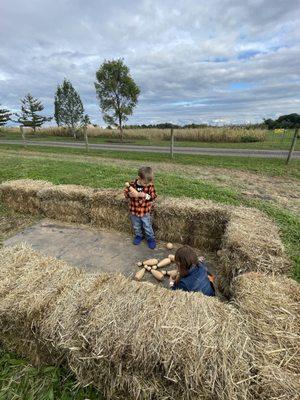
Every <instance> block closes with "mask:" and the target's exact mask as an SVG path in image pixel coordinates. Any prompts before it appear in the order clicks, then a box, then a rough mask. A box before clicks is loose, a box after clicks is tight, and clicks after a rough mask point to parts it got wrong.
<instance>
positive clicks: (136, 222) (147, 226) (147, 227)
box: [130, 214, 154, 240]
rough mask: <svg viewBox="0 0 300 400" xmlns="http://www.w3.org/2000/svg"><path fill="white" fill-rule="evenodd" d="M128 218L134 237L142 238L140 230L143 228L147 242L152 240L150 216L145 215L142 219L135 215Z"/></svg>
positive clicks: (152, 232)
mask: <svg viewBox="0 0 300 400" xmlns="http://www.w3.org/2000/svg"><path fill="white" fill-rule="evenodd" d="M130 217H131V222H132V226H133V230H134V234H135V236H139V237H143V230H142V229H143V228H144V231H145V234H146V238H147V240H151V239H154V231H153V228H152V222H151V216H150V214H145V215H144V216H143V217H137V216H136V215H133V214H131V216H130Z"/></svg>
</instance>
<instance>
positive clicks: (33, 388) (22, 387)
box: [0, 351, 104, 400]
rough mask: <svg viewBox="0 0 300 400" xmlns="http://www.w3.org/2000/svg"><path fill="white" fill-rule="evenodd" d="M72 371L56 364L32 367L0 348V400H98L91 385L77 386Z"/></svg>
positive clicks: (96, 393)
mask: <svg viewBox="0 0 300 400" xmlns="http://www.w3.org/2000/svg"><path fill="white" fill-rule="evenodd" d="M75 385H76V380H75V377H74V376H73V375H71V374H70V373H69V372H67V371H65V370H64V369H62V368H59V367H52V366H49V367H42V368H35V367H32V366H31V365H30V364H28V363H27V362H26V361H24V360H22V359H20V358H18V357H15V356H14V355H12V354H8V353H5V352H4V351H0V399H1V400H12V399H14V400H87V399H89V400H101V399H104V398H103V397H102V396H101V394H100V393H99V392H97V391H96V390H95V389H92V388H85V389H79V388H76V386H75Z"/></svg>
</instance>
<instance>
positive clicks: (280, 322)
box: [233, 272, 300, 400]
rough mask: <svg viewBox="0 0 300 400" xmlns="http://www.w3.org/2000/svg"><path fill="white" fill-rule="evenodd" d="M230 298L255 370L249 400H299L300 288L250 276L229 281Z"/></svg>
mask: <svg viewBox="0 0 300 400" xmlns="http://www.w3.org/2000/svg"><path fill="white" fill-rule="evenodd" d="M233 296H234V298H233V301H234V303H235V305H236V306H237V308H238V310H239V311H240V315H241V317H240V318H241V320H242V321H243V325H244V327H243V329H244V330H245V331H246V332H247V334H248V335H249V336H250V337H251V340H252V344H253V359H254V361H255V364H256V367H257V370H258V379H257V380H256V383H255V385H253V386H252V392H253V397H254V398H255V399H261V400H267V399H289V400H296V399H299V393H300V369H299V366H300V351H299V343H300V318H299V316H300V285H299V284H298V283H297V282H295V281H293V280H292V279H288V278H286V277H283V276H280V277H271V276H264V275H262V274H259V273H254V272H252V273H248V274H244V275H242V276H240V277H238V278H236V279H235V280H234V281H233Z"/></svg>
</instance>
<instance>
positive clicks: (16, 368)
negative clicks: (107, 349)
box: [0, 145, 300, 400]
mask: <svg viewBox="0 0 300 400" xmlns="http://www.w3.org/2000/svg"><path fill="white" fill-rule="evenodd" d="M143 163H149V164H151V165H152V166H153V168H154V171H155V180H156V188H157V192H158V194H159V195H168V196H173V197H182V196H187V197H191V198H204V199H211V200H213V201H216V202H220V203H224V204H232V205H245V206H249V207H254V208H258V209H260V210H262V211H264V212H265V213H266V214H267V215H268V216H269V217H270V218H272V219H273V220H274V221H275V223H276V224H277V225H278V227H279V229H280V235H281V237H282V240H283V242H284V244H285V247H286V251H287V253H288V255H289V256H290V258H291V260H292V261H293V265H294V269H293V271H294V272H293V276H294V278H295V279H297V280H299V281H300V254H299V243H300V218H299V209H300V208H298V206H297V204H296V201H298V200H299V199H300V188H299V179H300V168H299V167H300V161H293V162H292V163H291V165H290V166H289V167H286V166H285V165H284V164H283V161H282V160H278V159H251V158H246V159H245V158H235V157H212V156H211V157H210V156H205V157H197V156H188V155H178V156H176V159H175V161H172V162H170V159H169V156H168V155H161V154H151V153H150V154H142V153H122V152H108V151H93V152H90V153H89V154H86V153H83V151H82V150H80V149H62V148H50V147H45V148H38V149H34V150H32V149H27V150H24V149H23V148H22V146H16V145H9V146H6V145H5V146H4V145H3V146H0V181H4V180H8V179H18V178H31V179H45V180H49V181H51V182H54V183H58V184H61V183H73V184H82V185H87V186H92V187H104V188H122V187H123V185H124V182H125V181H126V180H128V179H130V178H132V177H134V176H135V174H136V169H137V166H138V165H140V164H143ZM251 188H253V189H254V193H258V194H259V195H260V197H257V196H252V194H253V193H252V192H251ZM245 190H246V191H247V192H248V194H245ZM249 191H250V192H251V193H250V192H249ZM249 193H250V194H249ZM287 195H289V197H288V198H287V197H284V196H287ZM283 200H284V201H283ZM298 204H299V203H298ZM294 205H295V208H293V206H294ZM299 207H300V205H299ZM7 221H10V222H7ZM32 221H33V220H32V218H30V217H28V216H20V215H16V214H14V213H11V212H9V211H8V210H6V209H4V208H3V207H2V208H1V207H0V238H1V229H2V230H3V235H2V237H5V236H6V235H9V234H11V233H12V232H13V230H14V227H15V226H17V227H18V228H19V229H20V228H21V227H23V226H25V225H26V223H27V224H28V223H32ZM0 241H1V240H0ZM0 364H1V366H0V399H1V400H2V399H3V400H6V399H7V400H10V399H26V400H27V399H28V400H31V399H32V400H33V399H38V400H44V399H45V400H48V399H49V400H50V399H55V400H56V399H57V400H69V399H78V400H81V399H82V400H83V399H91V400H93V399H101V394H99V393H98V392H97V391H95V390H93V389H81V390H79V389H77V388H76V387H75V386H74V385H75V380H74V378H73V376H71V375H69V374H68V373H67V372H66V371H64V370H63V369H60V368H54V367H47V368H42V369H37V368H33V367H31V366H30V365H28V364H27V363H26V362H25V361H22V360H20V359H18V358H17V357H15V356H13V355H10V354H7V353H4V352H2V353H0Z"/></svg>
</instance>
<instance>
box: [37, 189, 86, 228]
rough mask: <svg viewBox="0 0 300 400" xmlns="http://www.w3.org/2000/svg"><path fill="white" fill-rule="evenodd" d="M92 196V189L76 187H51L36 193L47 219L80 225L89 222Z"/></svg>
mask: <svg viewBox="0 0 300 400" xmlns="http://www.w3.org/2000/svg"><path fill="white" fill-rule="evenodd" d="M92 195H93V189H91V188H86V187H84V186H77V185H56V186H54V185H53V186H50V187H45V188H43V189H41V190H39V192H38V193H37V197H38V199H39V200H40V206H41V210H42V212H43V213H44V214H45V215H46V216H47V217H49V218H54V219H59V220H61V221H67V222H76V223H82V224H84V223H88V222H90V220H91V203H92Z"/></svg>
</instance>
